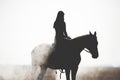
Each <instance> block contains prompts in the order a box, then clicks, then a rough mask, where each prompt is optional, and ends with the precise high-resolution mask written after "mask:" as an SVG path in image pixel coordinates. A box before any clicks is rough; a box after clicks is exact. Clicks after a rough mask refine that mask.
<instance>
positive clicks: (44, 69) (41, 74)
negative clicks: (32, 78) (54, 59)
mask: <svg viewBox="0 0 120 80" xmlns="http://www.w3.org/2000/svg"><path fill="white" fill-rule="evenodd" d="M40 68H41V71H40V74H39V75H38V78H37V80H43V77H44V75H45V73H46V70H47V67H46V66H45V65H41V66H40Z"/></svg>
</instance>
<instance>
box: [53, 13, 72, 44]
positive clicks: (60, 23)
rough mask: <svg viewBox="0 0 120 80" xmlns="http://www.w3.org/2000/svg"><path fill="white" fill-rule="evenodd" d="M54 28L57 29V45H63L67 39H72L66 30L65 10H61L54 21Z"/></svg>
mask: <svg viewBox="0 0 120 80" xmlns="http://www.w3.org/2000/svg"><path fill="white" fill-rule="evenodd" d="M53 28H54V29H55V32H56V35H55V43H56V45H62V44H63V43H64V41H65V40H66V39H70V37H69V36H68V34H67V32H66V24H65V22H64V12H63V11H59V12H58V14H57V18H56V20H55V22H54V26H53Z"/></svg>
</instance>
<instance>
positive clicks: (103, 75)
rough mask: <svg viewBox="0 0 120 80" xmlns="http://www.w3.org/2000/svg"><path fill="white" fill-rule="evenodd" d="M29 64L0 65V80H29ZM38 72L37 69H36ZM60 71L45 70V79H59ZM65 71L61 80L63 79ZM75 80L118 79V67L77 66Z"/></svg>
mask: <svg viewBox="0 0 120 80" xmlns="http://www.w3.org/2000/svg"><path fill="white" fill-rule="evenodd" d="M31 72H32V67H31V66H10V65H9V66H3V65H1V66H0V80H31V79H32V77H33V75H32V74H31ZM36 72H37V73H39V69H38V71H36ZM59 75H60V72H59V71H57V74H56V71H55V70H54V71H53V70H51V69H48V70H47V73H46V75H45V78H44V79H45V80H60V76H59ZM65 79H66V78H65V73H63V74H62V76H61V80H65ZM77 80H120V68H115V67H79V70H78V73H77Z"/></svg>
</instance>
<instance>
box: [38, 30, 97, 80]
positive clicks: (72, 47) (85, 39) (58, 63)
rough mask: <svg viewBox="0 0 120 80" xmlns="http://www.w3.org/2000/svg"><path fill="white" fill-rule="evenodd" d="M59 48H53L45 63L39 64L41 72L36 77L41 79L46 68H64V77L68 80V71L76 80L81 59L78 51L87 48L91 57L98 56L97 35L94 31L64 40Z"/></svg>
mask: <svg viewBox="0 0 120 80" xmlns="http://www.w3.org/2000/svg"><path fill="white" fill-rule="evenodd" d="M62 45H63V46H62V47H60V49H57V50H56V48H55V50H53V51H52V54H51V55H50V56H49V57H48V60H47V63H45V64H43V65H41V70H42V73H41V74H40V75H42V76H39V77H38V79H42V78H43V75H44V73H45V71H46V69H47V68H48V67H49V68H52V69H65V72H66V79H67V80H70V71H71V76H72V77H71V78H72V80H76V73H77V70H78V65H79V63H80V61H81V56H80V52H81V51H82V50H84V49H87V52H89V53H91V55H92V57H93V58H97V57H98V49H97V45H98V42H97V37H96V32H95V33H94V34H92V33H91V32H90V33H89V34H88V35H84V36H80V37H77V38H74V39H71V40H66V42H65V43H64V44H62Z"/></svg>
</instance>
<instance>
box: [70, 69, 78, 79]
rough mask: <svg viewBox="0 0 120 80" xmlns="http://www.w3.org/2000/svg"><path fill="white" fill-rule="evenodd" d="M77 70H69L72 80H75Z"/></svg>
mask: <svg viewBox="0 0 120 80" xmlns="http://www.w3.org/2000/svg"><path fill="white" fill-rule="evenodd" d="M77 70H78V67H74V68H72V69H71V75H72V80H76V73H77Z"/></svg>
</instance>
